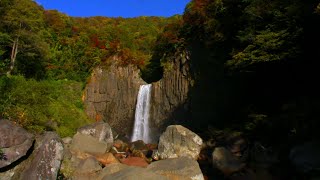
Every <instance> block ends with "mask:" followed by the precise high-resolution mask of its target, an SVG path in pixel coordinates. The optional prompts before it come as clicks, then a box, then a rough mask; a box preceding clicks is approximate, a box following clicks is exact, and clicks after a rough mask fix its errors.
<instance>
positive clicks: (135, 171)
mask: <svg viewBox="0 0 320 180" xmlns="http://www.w3.org/2000/svg"><path fill="white" fill-rule="evenodd" d="M103 180H169V179H168V178H167V177H165V176H162V175H159V174H156V173H154V172H151V171H148V170H146V169H145V168H141V167H132V166H129V167H126V168H123V169H121V170H120V171H118V172H116V173H113V174H110V175H106V176H105V177H103Z"/></svg>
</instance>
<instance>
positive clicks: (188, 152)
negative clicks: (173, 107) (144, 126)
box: [155, 125, 202, 160]
mask: <svg viewBox="0 0 320 180" xmlns="http://www.w3.org/2000/svg"><path fill="white" fill-rule="evenodd" d="M201 146H202V139H201V138H200V137H199V136H198V135H197V134H195V133H194V132H192V131H190V130H189V129H187V128H185V127H183V126H181V125H171V126H168V127H167V129H166V131H165V132H164V133H163V134H162V135H161V136H160V141H159V145H158V151H157V153H155V155H156V156H158V157H159V159H167V158H177V157H185V156H186V157H190V158H192V159H194V160H197V158H198V156H199V154H200V150H201Z"/></svg>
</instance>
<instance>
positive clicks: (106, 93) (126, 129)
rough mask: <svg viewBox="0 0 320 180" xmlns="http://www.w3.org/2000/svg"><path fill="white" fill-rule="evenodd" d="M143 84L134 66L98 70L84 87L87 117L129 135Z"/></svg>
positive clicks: (100, 68) (99, 68)
mask: <svg viewBox="0 0 320 180" xmlns="http://www.w3.org/2000/svg"><path fill="white" fill-rule="evenodd" d="M142 84H146V83H145V82H144V81H143V80H142V79H141V78H140V76H139V70H138V69H137V68H135V67H133V66H128V67H119V66H116V65H112V66H110V67H108V68H103V67H97V68H96V69H94V71H93V73H92V76H91V78H90V80H89V82H88V83H87V86H86V88H85V92H84V96H83V100H84V105H85V110H86V113H87V114H88V116H89V117H90V118H92V119H95V120H96V121H100V120H103V121H106V122H108V123H109V124H110V126H111V127H112V128H114V129H115V130H116V131H117V132H120V133H125V134H127V135H131V132H132V127H133V124H134V112H135V106H136V99H137V94H138V91H139V86H140V85H142Z"/></svg>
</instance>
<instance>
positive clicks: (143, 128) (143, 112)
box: [131, 84, 151, 143]
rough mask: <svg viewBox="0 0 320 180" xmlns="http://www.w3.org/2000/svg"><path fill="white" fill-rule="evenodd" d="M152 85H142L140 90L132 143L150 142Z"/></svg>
mask: <svg viewBox="0 0 320 180" xmlns="http://www.w3.org/2000/svg"><path fill="white" fill-rule="evenodd" d="M150 96H151V84H147V85H141V86H140V88H139V93H138V99H137V105H136V112H135V121H134V127H133V134H132V139H131V140H132V142H133V141H137V140H143V141H144V142H145V143H149V142H150V132H149V111H150Z"/></svg>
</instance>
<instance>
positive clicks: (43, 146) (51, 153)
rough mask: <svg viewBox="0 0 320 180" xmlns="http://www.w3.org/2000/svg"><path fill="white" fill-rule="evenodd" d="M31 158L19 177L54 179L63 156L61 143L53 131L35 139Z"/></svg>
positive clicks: (26, 178) (26, 179) (27, 179)
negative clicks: (35, 143)
mask: <svg viewBox="0 0 320 180" xmlns="http://www.w3.org/2000/svg"><path fill="white" fill-rule="evenodd" d="M32 158H33V159H32V161H31V163H30V164H29V165H28V167H26V169H25V170H24V171H23V172H22V174H21V177H20V179H22V180H24V179H25V180H29V179H47V180H56V179H57V175H58V171H59V169H60V165H61V160H62V158H63V144H62V140H61V139H60V137H59V136H58V135H57V134H56V133H55V132H45V133H44V134H43V135H42V137H40V138H39V140H37V146H36V148H35V150H34V152H33V154H32Z"/></svg>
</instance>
